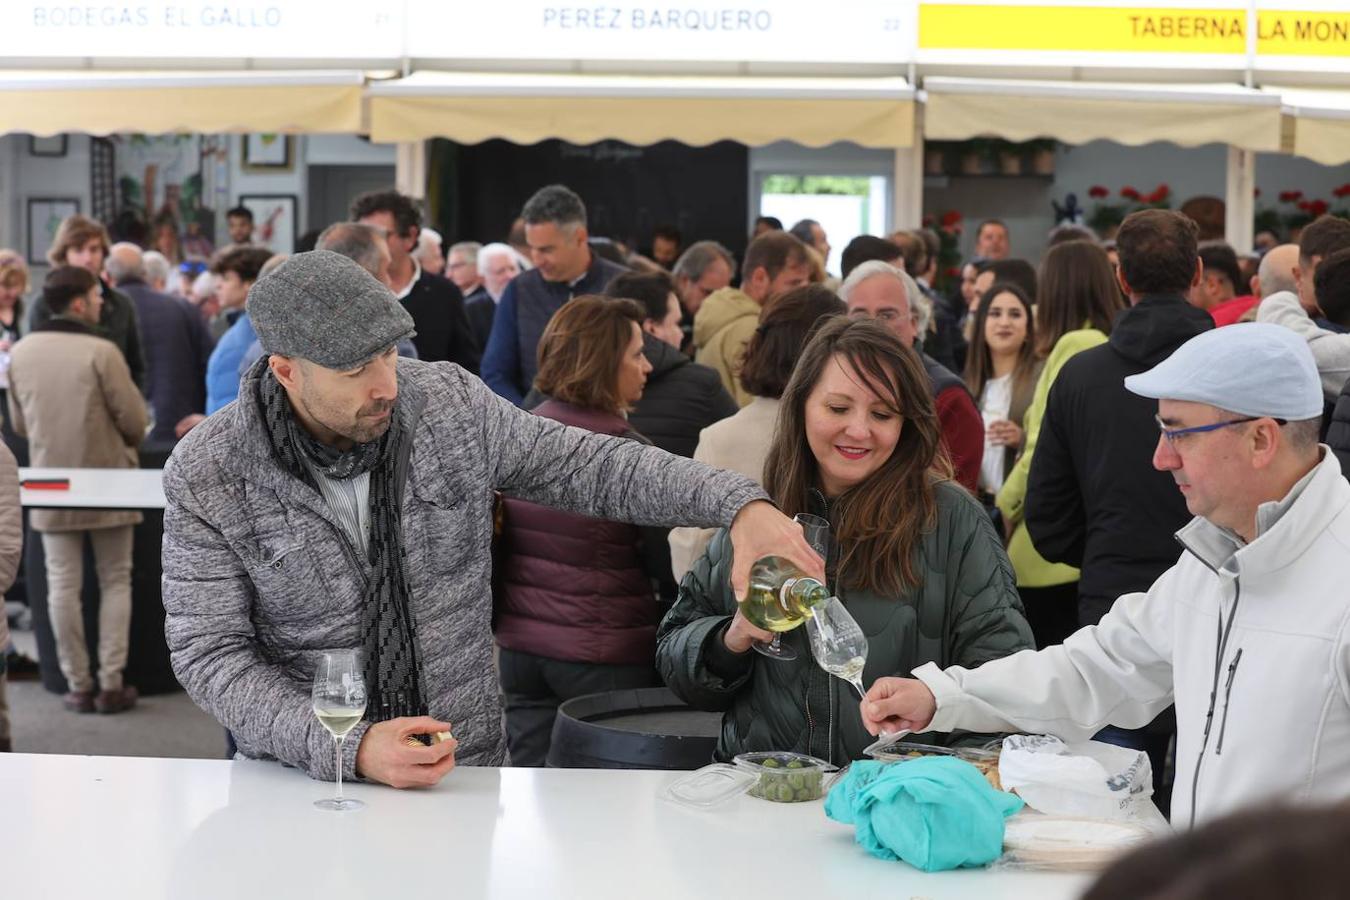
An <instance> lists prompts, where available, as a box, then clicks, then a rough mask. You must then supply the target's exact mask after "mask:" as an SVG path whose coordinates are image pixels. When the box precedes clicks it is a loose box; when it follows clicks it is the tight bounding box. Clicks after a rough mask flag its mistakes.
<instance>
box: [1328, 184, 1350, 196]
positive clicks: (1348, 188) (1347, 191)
mask: <svg viewBox="0 0 1350 900" xmlns="http://www.w3.org/2000/svg"><path fill="white" fill-rule="evenodd" d="M1331 193H1332V195H1334V196H1336V197H1346V196H1350V184H1343V185H1341V186H1340V187H1338V188H1336V190H1334V191H1332V192H1331Z"/></svg>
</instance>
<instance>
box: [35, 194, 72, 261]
mask: <svg viewBox="0 0 1350 900" xmlns="http://www.w3.org/2000/svg"><path fill="white" fill-rule="evenodd" d="M79 211H80V201H79V199H78V198H75V197H29V198H28V219H27V228H26V231H25V233H26V234H27V236H28V264H29V265H30V266H45V265H48V262H47V251H48V250H50V249H51V247H52V243H53V242H54V241H55V240H56V229H58V228H60V227H61V222H62V221H63V220H65V219H66V218H68V217H70V216H73V215H75V214H76V213H77V212H79Z"/></svg>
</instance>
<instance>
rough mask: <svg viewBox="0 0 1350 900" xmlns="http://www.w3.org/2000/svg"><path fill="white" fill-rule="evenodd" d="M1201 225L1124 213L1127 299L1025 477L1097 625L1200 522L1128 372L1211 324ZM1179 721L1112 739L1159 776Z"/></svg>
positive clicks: (1087, 356)
mask: <svg viewBox="0 0 1350 900" xmlns="http://www.w3.org/2000/svg"><path fill="white" fill-rule="evenodd" d="M1198 231H1199V229H1198V227H1197V226H1196V224H1195V223H1194V222H1193V221H1192V220H1191V219H1189V218H1187V217H1186V216H1184V215H1182V214H1181V213H1177V212H1172V211H1169V210H1143V211H1140V212H1137V213H1133V214H1131V215H1130V216H1128V217H1127V218H1126V219H1125V221H1124V222H1123V223H1122V224H1121V226H1120V231H1119V233H1118V234H1117V236H1116V245H1117V247H1118V248H1119V252H1120V269H1119V270H1118V273H1117V278H1118V279H1119V281H1120V285H1121V287H1122V288H1123V289H1124V291H1125V293H1126V295H1127V296H1128V297H1129V298H1130V308H1129V309H1127V310H1126V311H1125V312H1123V313H1121V314H1120V316H1119V317H1117V319H1116V321H1115V323H1114V324H1113V326H1112V329H1111V335H1110V337H1109V338H1108V339H1107V342H1106V343H1105V344H1103V345H1101V346H1099V347H1094V348H1092V349H1090V350H1084V351H1083V352H1082V353H1079V354H1077V355H1076V356H1074V357H1073V358H1072V359H1070V360H1069V361H1068V362H1067V363H1065V364H1064V367H1063V368H1062V369H1061V370H1060V372H1059V377H1058V378H1056V379H1055V383H1054V386H1053V387H1051V389H1050V397H1049V400H1048V402H1047V405H1046V411H1045V417H1044V418H1043V419H1042V421H1041V430H1040V437H1039V440H1038V442H1037V445H1036V455H1035V458H1034V459H1033V460H1032V463H1031V475H1030V479H1029V482H1028V485H1027V499H1026V524H1027V529H1028V531H1029V532H1030V534H1031V540H1032V543H1033V544H1035V546H1036V549H1037V550H1038V551H1039V552H1040V553H1041V555H1042V556H1044V557H1045V558H1046V559H1047V560H1050V561H1051V562H1061V563H1066V564H1068V565H1071V566H1074V567H1075V568H1078V569H1081V570H1082V574H1081V576H1080V579H1079V582H1078V610H1079V613H1078V616H1079V625H1080V626H1086V625H1095V624H1097V621H1098V620H1099V619H1101V617H1102V616H1103V615H1105V614H1106V612H1107V611H1108V610H1110V608H1111V606H1112V604H1114V603H1115V600H1116V598H1117V597H1120V596H1121V595H1123V594H1128V593H1132V592H1136V591H1147V590H1148V589H1149V586H1150V585H1152V584H1153V582H1154V581H1156V580H1157V579H1158V578H1159V577H1160V576H1161V575H1162V574H1163V572H1165V571H1167V570H1168V569H1169V568H1171V567H1172V565H1173V564H1175V563H1176V561H1177V557H1178V556H1179V555H1180V552H1181V551H1180V548H1179V547H1178V546H1177V543H1176V541H1175V539H1174V537H1173V535H1174V534H1175V533H1176V532H1177V531H1179V530H1180V529H1181V527H1182V526H1183V525H1185V524H1186V523H1187V522H1189V521H1190V520H1191V514H1190V513H1189V512H1188V511H1187V509H1186V499H1185V497H1184V496H1183V495H1182V494H1181V492H1179V491H1178V490H1177V487H1176V484H1175V483H1174V482H1173V479H1172V476H1171V474H1169V473H1168V472H1165V471H1160V470H1158V469H1155V468H1154V466H1153V454H1154V450H1155V449H1156V447H1157V444H1158V424H1157V420H1156V417H1155V414H1156V413H1157V404H1156V403H1155V402H1154V401H1152V400H1151V399H1149V398H1146V397H1141V396H1139V395H1137V394H1133V393H1131V392H1130V391H1127V390H1126V389H1125V384H1124V381H1125V378H1126V376H1129V375H1136V374H1138V373H1140V372H1144V371H1147V370H1149V369H1151V368H1153V367H1154V366H1156V365H1157V364H1158V363H1160V362H1162V361H1163V360H1165V359H1167V358H1168V357H1169V356H1171V355H1172V352H1173V351H1174V350H1176V349H1177V348H1178V347H1180V346H1181V345H1182V344H1184V343H1186V341H1188V340H1190V339H1191V338H1193V337H1195V336H1196V335H1198V334H1201V333H1203V332H1205V331H1208V330H1210V329H1212V328H1213V327H1214V320H1213V319H1212V318H1211V317H1210V315H1209V313H1207V312H1205V311H1204V310H1201V309H1197V308H1196V307H1194V306H1192V305H1191V304H1190V303H1189V302H1188V301H1187V299H1186V297H1187V294H1188V293H1189V291H1190V289H1191V288H1192V287H1194V286H1195V285H1196V284H1198V283H1199V280H1200V278H1201V277H1202V272H1203V267H1202V265H1201V263H1200V262H1199V256H1198V253H1197V248H1196V243H1197V235H1198ZM1167 716H1170V712H1169V713H1164V714H1163V716H1160V717H1159V718H1160V720H1161V719H1163V718H1164V717H1167ZM1171 730H1172V729H1171V728H1167V727H1164V726H1163V725H1162V724H1158V727H1157V728H1155V729H1154V731H1153V732H1152V733H1149V734H1147V736H1145V734H1144V733H1148V732H1149V729H1148V728H1145V729H1143V730H1142V732H1144V733H1135V734H1130V733H1127V732H1123V731H1117V732H1116V733H1114V734H1112V735H1109V736H1107V739H1108V740H1111V741H1112V742H1113V743H1121V744H1123V745H1124V746H1131V747H1135V748H1137V749H1144V750H1148V751H1149V753H1150V756H1151V757H1152V758H1153V767H1154V775H1155V781H1156V780H1158V779H1160V778H1161V777H1162V773H1163V771H1164V761H1165V755H1166V750H1167V739H1168V738H1169V737H1170V732H1171ZM1163 802H1164V803H1165V799H1164V801H1163ZM1160 805H1162V804H1160Z"/></svg>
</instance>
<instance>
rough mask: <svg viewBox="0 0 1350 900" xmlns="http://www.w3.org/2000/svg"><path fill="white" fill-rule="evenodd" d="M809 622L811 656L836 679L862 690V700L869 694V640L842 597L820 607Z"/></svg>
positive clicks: (833, 598)
mask: <svg viewBox="0 0 1350 900" xmlns="http://www.w3.org/2000/svg"><path fill="white" fill-rule="evenodd" d="M813 612H814V615H812V616H811V618H809V619H807V620H806V634H807V636H808V637H810V639H811V653H812V654H813V655H814V656H815V657H816V663H817V664H818V665H819V666H820V667H821V668H822V669H824V670H825V671H826V672H829V673H830V674H831V675H833V676H835V677H836V678H842V679H844V680H845V681H847V682H848V683H849V684H851V685H853V687H854V688H855V689H856V690H857V691H858V699H859V700H861V699H862V698H863V697H865V696H866V695H867V690H866V689H865V688H864V687H863V683H862V670H863V666H865V665H866V664H867V637H866V635H864V634H863V633H862V629H861V628H859V627H858V623H857V621H856V620H855V619H854V618H853V616H852V615H850V614H849V611H848V610H847V609H845V608H844V604H843V602H842V601H840V599H839V598H838V597H831V598H830V599H828V600H826V601H825V602H824V603H822V604H820V605H819V606H817V607H816V608H815V609H814V610H813Z"/></svg>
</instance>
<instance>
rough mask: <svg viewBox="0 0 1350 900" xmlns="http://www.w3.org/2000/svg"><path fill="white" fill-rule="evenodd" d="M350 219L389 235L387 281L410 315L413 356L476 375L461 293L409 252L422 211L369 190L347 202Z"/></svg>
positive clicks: (388, 194) (404, 199) (395, 195)
mask: <svg viewBox="0 0 1350 900" xmlns="http://www.w3.org/2000/svg"><path fill="white" fill-rule="evenodd" d="M351 215H352V221H353V222H360V223H361V224H363V225H374V226H375V227H376V228H383V229H384V231H385V233H386V234H387V235H388V236H389V280H390V281H391V282H392V290H393V292H394V296H395V297H397V298H398V300H399V302H400V303H402V304H403V308H404V309H406V310H407V311H408V314H409V315H411V316H412V317H413V323H414V325H415V326H416V328H417V334H415V335H413V339H412V340H413V345H414V346H415V347H417V358H418V359H421V360H424V361H426V362H444V361H449V362H452V363H456V364H458V365H460V366H463V367H464V368H465V369H468V370H469V371H470V372H472V373H474V374H475V375H477V374H478V364H479V352H478V344H477V342H476V341H475V340H474V336H473V331H472V329H471V328H470V327H469V317H468V316H467V315H466V314H465V312H464V297H463V295H462V294H460V292H459V288H457V287H455V286H454V285H453V284H451V283H450V282H449V281H448V280H446V279H445V278H442V277H441V276H439V275H432V274H431V273H430V272H424V271H423V270H422V266H421V265H420V264H419V263H418V262H417V260H416V259H415V258H414V257H413V252H414V251H415V250H416V249H417V240H418V236H419V235H420V234H421V232H422V214H421V212H420V211H419V210H418V209H417V205H416V204H415V203H413V200H412V198H411V197H407V196H404V195H403V194H400V193H398V192H397V191H372V192H370V193H367V194H362V195H361V196H359V197H357V198H356V200H355V201H354V202H353V203H352V210H351Z"/></svg>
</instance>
